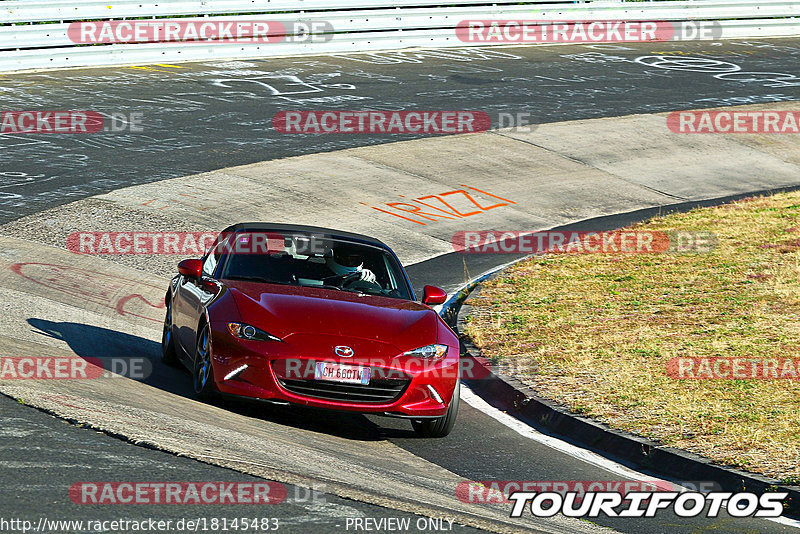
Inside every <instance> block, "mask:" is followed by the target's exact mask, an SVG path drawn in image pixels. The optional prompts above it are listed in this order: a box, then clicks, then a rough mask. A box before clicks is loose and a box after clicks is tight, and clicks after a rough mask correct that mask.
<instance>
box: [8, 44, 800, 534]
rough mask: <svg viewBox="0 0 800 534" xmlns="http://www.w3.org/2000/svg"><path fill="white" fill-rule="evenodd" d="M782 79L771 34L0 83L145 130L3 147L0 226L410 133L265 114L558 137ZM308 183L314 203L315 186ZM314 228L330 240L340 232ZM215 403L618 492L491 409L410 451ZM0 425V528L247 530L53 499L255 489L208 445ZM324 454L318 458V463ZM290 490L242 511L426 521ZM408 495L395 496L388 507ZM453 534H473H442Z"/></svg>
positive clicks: (472, 473)
mask: <svg viewBox="0 0 800 534" xmlns="http://www.w3.org/2000/svg"><path fill="white" fill-rule="evenodd" d="M798 65H800V40H798V39H774V40H772V39H771V40H758V41H723V42H715V43H705V42H685V43H659V44H641V45H625V46H618V45H592V46H583V45H570V46H550V47H524V48H519V47H514V48H493V49H490V50H487V49H480V50H478V49H459V50H425V51H401V52H384V53H369V54H346V55H338V56H325V57H307V58H299V59H292V58H285V59H274V60H259V61H253V60H248V61H214V62H208V63H198V64H176V65H154V66H147V67H124V68H103V69H79V70H70V71H61V72H40V73H26V74H7V75H2V76H0V91H2V103H3V108H4V109H71V110H95V111H100V112H103V113H106V114H109V115H112V114H117V113H124V114H129V113H141V114H142V117H143V131H142V132H123V133H119V132H116V133H115V132H109V133H106V134H94V135H87V136H79V135H71V136H70V135H0V178H1V179H0V222H10V221H14V220H15V219H18V218H19V217H22V216H28V215H32V214H36V213H39V212H42V211H44V210H47V209H49V208H53V207H55V206H59V205H63V204H66V203H68V202H72V201H74V200H78V199H82V198H86V197H90V196H93V195H97V194H101V193H105V192H108V191H114V190H117V189H120V188H124V187H128V186H132V185H137V184H144V183H149V182H155V181H159V180H164V179H168V178H176V177H181V176H185V175H190V174H196V173H200V172H205V171H211V170H216V169H222V168H227V167H231V166H235V165H242V164H248V163H255V162H260V161H264V160H271V159H278V158H285V157H288V156H297V155H304V154H314V153H319V152H328V151H335V150H340V149H344V148H351V147H356V146H364V145H373V144H381V143H389V142H393V141H401V140H406V139H410V138H411V137H409V136H387V135H384V136H377V135H363V136H355V135H349V136H348V135H286V134H281V133H278V132H276V131H275V130H274V129H272V117H273V115H274V114H275V113H277V112H279V111H286V110H314V109H340V110H350V109H378V110H397V109H406V110H409V109H417V110H476V111H483V112H486V113H488V114H489V115H490V116H491V117H492V119H493V121H494V124H495V126H504V125H503V124H499V122H498V121H499V116H500V115H499V114H500V113H511V114H517V113H529V114H530V120H531V122H533V123H555V122H561V121H567V120H577V119H592V118H600V117H613V116H623V115H629V114H645V113H658V112H667V111H673V110H683V109H695V108H707V107H716V106H732V105H745V104H768V103H771V102H785V101H792V100H800V68H798ZM505 126H507V125H505ZM743 172H746V170H743ZM308 179H309V180H313V179H314V177H313V176H309V177H308ZM698 180H702V176H698ZM319 187H320V193H321V194H324V190H325V184H320V185H319ZM674 200H675V203H679V201H680V199H678V198H676V199H674ZM665 203H666V202H665ZM684 207H685V206H684ZM645 215H646V214H644V213H636V214H630V215H625V214H622V215H619V216H614V217H607V218H605V219H603V220H602V221H599V222H597V223H596V224H595V228H597V227H601V226H602V227H608V228H613V227H617V226H620V225H623V224H626V223H627V222H630V221H632V220H636V219H638V218H641V217H643V216H645ZM330 226H333V227H335V226H336V221H331V223H330ZM514 258H515V256H511V255H494V256H489V257H486V256H484V257H474V258H471V259H470V260H469V261H470V262H471V263H470V264H469V267H470V272H472V273H474V274H478V273H480V272H483V271H485V270H488V269H490V268H493V267H495V266H497V265H500V264H502V263H504V262H507V261H509V260H511V259H514ZM461 263H462V259H461V258H460V257H458V256H457V255H455V254H449V255H442V256H438V257H435V258H432V259H428V260H425V261H422V262H419V263H416V264H413V265H410V266H408V271H409V274H410V275H411V277H412V279H413V282H414V285H415V287H419V286H420V285H421V284H422V283H437V284H440V285H442V286H445V287H453V286H454V285H457V284H458V283H459V281H460V280H463V275H464V273H463V269H461ZM24 305H25V304H24V303H14V304H8V307H9V309H10V308H12V307H23V306H24ZM29 325H30V327H31V328H33V329H36V330H37V331H38V332H41V333H43V335H48V336H53V337H58V338H59V339H63V340H65V341H66V342H67V343H68V344H69V345H70V347H71V348H72V349H73V350H74V351H75V352H76V353H78V354H80V355H82V356H87V355H88V356H94V355H96V354H97V353H98V352H101V351H103V350H106V348H107V347H108V346H107V345H105V344H103V345H97V344H92V343H91V342H87V341H86V339H85V336H86V330H85V329H81V328H79V326H81V325H75V324H70V323H49V322H46V321H38V322H36V321H34V322H31V321H29ZM98 335H100V334H98ZM102 335H103V336H105V337H104V338H103V339H105V340H106V341H108V340H113V341H115V342H116V343H118V344H119V347H118V348H124V347H129V348H130V350H131V351H132V353H134V354H136V355H141V356H143V357H145V358H147V359H149V360H151V361H152V363H153V366H154V371H155V372H154V373H153V377H154V378H152V379H151V380H150V381H149V382H148V383H147V386H150V387H152V388H155V389H154V391H156V390H157V393H158V396H157V398H159V399H165V398H167V395H174V396H175V398H176V399H180V400H181V401H183V400H185V397H189V398H191V391H190V382H189V378H188V376H186V375H184V374H182V373H180V372H179V371H176V370H174V369H169V368H166V367H164V366H162V365H161V364H160V363H159V362H158V361H157V355H158V350H159V349H158V346H157V344H156V343H154V342H153V341H152V340H150V339H145V338H143V337H138V338H132V337H125V335H122V334H118V335H114V334H113V333H111V334H109V333H103V334H102ZM98 339H100V338H98ZM93 351H94V352H93ZM467 394H468V393H467ZM154 398H156V397H155V395H154ZM105 400H106V401H111V402H113V399H105ZM179 406H181V407H186V406H189V405H188V404H184V403H182V404H180V405H179ZM224 408H225V409H226V410H230V411H231V413H233V414H236V415H237V416H240V417H242V418H247V419H248V420H249V421H251V422H253V424H258V423H259V422H261V423H264V424H267V423H268V424H269V425H275V428H279V427H285V428H286V429H287V431H291V432H298V433H303V432H305V433H307V435H308V436H309V439H312V437H313V440H314V441H315V442H316V441H319V442H320V443H323V444H324V443H325V442H326V439H327V438H328V437H330V440H331V443H333V442H334V441H335V442H336V443H337V445H336V446H335V447H340V445H339V442H343V443H345V445H341V447H342V450H345V449H346V448H347V446H346V444H347V443H348V442H349V443H351V444H352V447H353V448H359V447H361V446H362V445H363V444H367V445H369V446H370V447H373V446H374V447H381V446H383V445H384V444H385V445H386V446H387V447H388V446H392V447H396V448H398V449H399V450H402V451H405V452H406V453H409V457H412V456H413V457H415V458H416V459H419V460H420V462H427V463H428V465H432V466H438V467H439V468H442V469H444V470H447V471H449V472H451V473H454V474H455V475H457V476H458V477H461V478H462V479H463V480H586V481H588V480H612V479H613V480H618V479H622V480H624V479H627V477H626V476H625V475H624V474H623V473H625V469H624V468H623V467H620V468H619V469H617V468H613V469H611V470H609V468H608V466H607V465H605V464H603V463H593V462H592V461H587V460H585V459H579V458H577V457H576V456H575V455H574V453H572V452H571V450H570V448H569V447H564V448H563V449H562V450H558V449H556V448H553V447H549V446H546V445H544V444H542V443H541V442H540V441H537V440H536V439H531V438H530V437H529V436H528V435H526V433H525V432H524V431H518V429H516V428H512V427H510V426H508V425H507V424H504V419H503V417H502V415H503V414H500V413H499V412H497V413H495V412H496V410H495V412H493V411H492V409H491V408H487V407H485V406H483V404H482V401H481V400H480V399H475V398H473V399H471V402H469V403H462V405H461V412H460V414H459V420H458V424H457V426H456V428H455V430H454V432H453V434H451V435H450V436H448V437H447V438H445V439H441V440H422V439H417V438H416V437H415V436H414V434H413V432H412V431H411V429H410V425H409V424H408V423H407V422H406V421H395V420H392V419H386V418H377V417H365V416H360V415H346V414H342V415H338V414H337V415H333V416H330V415H327V414H326V415H325V416H321V415H320V414H319V413H317V412H313V411H291V410H283V409H277V408H276V409H270V410H269V411H263V410H262V409H260V408H255V407H253V406H250V405H244V404H239V403H229V404H226V405H225V406H224ZM0 418H1V419H2V431H1V432H0V434H1V435H3V440H2V444H0V447H2V451H3V454H2V461H0V483H2V484H3V487H4V488H5V490H6V491H7V495H8V496H7V498H4V499H2V500H0V517H4V518H9V517H24V518H27V519H30V520H32V521H36V520H38V518H40V517H41V516H43V515H46V516H48V517H49V518H51V519H56V518H57V519H88V518H91V519H116V518H119V517H128V518H146V517H159V518H172V519H176V520H177V519H179V518H186V517H197V516H205V517H212V516H216V517H235V516H238V515H242V514H247V515H252V510H241V509H240V508H237V507H225V506H220V507H219V508H218V509H209V508H206V509H203V510H202V511H198V510H199V507H198V508H197V509H187V508H185V507H183V508H180V509H174V508H169V507H167V506H163V507H142V506H135V505H124V506H91V507H86V506H78V505H75V504H73V503H72V502H70V500H69V498H68V496H67V495H68V489H69V487H70V486H71V485H72V484H74V483H75V482H77V481H80V480H147V479H159V480H239V481H241V480H250V479H251V478H252V477H251V475H246V474H242V473H238V472H237V470H236V469H226V468H223V467H218V466H215V465H209V463H215V462H214V461H213V457H214V456H215V455H218V454H219V451H218V450H215V451H209V452H208V455H209V463H202V462H198V461H197V460H195V459H190V458H184V457H181V456H179V455H174V454H170V453H168V452H164V451H158V450H151V449H148V448H142V447H138V446H136V445H134V444H131V443H127V442H125V441H124V440H120V439H118V438H117V437H114V436H109V435H106V434H104V433H99V432H96V431H94V430H91V429H84V428H78V427H77V426H74V425H68V424H65V423H64V422H63V421H61V420H60V419H57V418H54V417H52V416H50V415H47V414H45V413H43V412H41V411H37V410H35V409H32V408H30V407H26V406H22V405H21V404H19V403H17V402H16V401H15V400H12V399H10V398H6V397H3V398H0ZM270 427H271V428H272V426H270ZM335 447H334V445H331V448H332V449H333V450H335ZM387 450H389V449H387ZM257 460H258V459H257V458H254V459H253V461H254V462H257ZM313 461H314V459H313V458H311V459H309V462H313ZM420 465H422V463H420ZM272 467H274V466H272ZM243 471H244V469H243ZM642 476H644V477H645V478H648V477H652V478H655V477H664V476H665V474H664V473H644V474H643V475H642ZM287 486H288V493H289V495H290V497H293V498H290V499H288V501H287V502H286V503H283V504H280V505H275V506H274V507H272V508H269V509H267V510H266V511H265V510H263V509H262V510H259V511H258V515H259V516H260V517H264V516H265V514H268V515H269V516H270V517H276V518H278V519H279V521H280V524H281V529H280V531H288V532H345V531H354V529H353V528H352V526H351V527H350V528H348V526H347V525H348V523H347V518H353V517H371V518H376V519H378V518H382V517H383V518H389V517H392V518H410V519H411V520H412V522H413V521H416V520H417V519H419V518H421V517H423V515H421V514H418V515H414V514H411V513H407V512H403V511H399V510H398V509H396V508H395V507H393V506H392V505H391V503H387V506H379V505H377V504H375V503H370V504H368V503H365V502H360V501H358V500H351V499H344V498H341V497H339V496H337V495H335V494H334V493H333V492H327V491H326V490H325V487H324V485H323V486H319V490H320V493H319V495H318V497H319V498H317V499H315V498H312V497H309V496H308V494H307V492H306V491H305V490H304V489H303V486H302V484H300V485H298V486H294V485H291V484H288V485H287ZM4 493H5V492H4ZM406 497H408V498H411V496H406V495H398V498H406ZM501 512H503V514H504V515H507V510H505V509H502V508H501ZM592 522H593V523H594V524H596V525H598V527H595V526H593V525H591V524H589V523H585V525H583V526H582V527H581V529H578V530H574V531H585V532H593V531H598V532H599V531H602V530H603V529H602V528H600V527H607V528H610V529H613V530H617V531H620V532H630V533H639V532H643V533H645V532H650V533H654V534H655V533H662V532H676V533H678V532H697V531H703V530H714V531H717V532H789V531H793V530H795V529H794V527H790V526H786V525H784V524H779V523H776V522H770V521H766V520H751V519H747V520H743V519H732V518H730V517H720V518H717V519H705V518H678V517H676V516H674V515H672V514H668V513H665V514H661V515H659V516H658V517H657V518H655V519H630V518H616V519H608V518H605V519H597V520H593V521H592ZM497 525H498V526H497V529H496V531H498V532H499V531H513V530H514V527H513V526H509V525H501V524H500V523H498V524H497ZM530 528H531V529H533V530H536V529H544V530H550V529H553V530H552V531H573V530H570V529H572V528H576V527H573V526H569V528H567V527H564V526H563V525H561V526H559V525H548V524H534V523H531V525H530ZM562 528H563V529H564V530H559V529H562ZM504 529H505V530H504ZM508 529H510V530H508ZM452 530H453V531H459V532H466V531H473V530H475V529H473V528H471V527H463V526H459V525H458V524H454V525H453V526H452ZM427 531H430V529H427Z"/></svg>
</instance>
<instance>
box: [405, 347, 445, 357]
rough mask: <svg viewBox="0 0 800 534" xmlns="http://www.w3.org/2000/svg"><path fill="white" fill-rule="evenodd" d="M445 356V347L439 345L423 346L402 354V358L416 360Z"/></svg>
mask: <svg viewBox="0 0 800 534" xmlns="http://www.w3.org/2000/svg"><path fill="white" fill-rule="evenodd" d="M446 355H447V345H440V344H438V343H435V344H433V345H425V346H424V347H420V348H418V349H414V350H409V351H406V352H404V353H403V356H415V357H417V358H434V359H435V358H444V357H445V356H446Z"/></svg>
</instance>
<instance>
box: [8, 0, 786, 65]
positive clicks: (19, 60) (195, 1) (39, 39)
mask: <svg viewBox="0 0 800 534" xmlns="http://www.w3.org/2000/svg"><path fill="white" fill-rule="evenodd" d="M112 1H113V0H102V1H100V0H51V1H44V0H23V1H20V0H5V1H3V2H0V23H7V24H6V25H4V26H0V71H15V70H21V69H42V68H65V67H74V66H96V65H111V64H143V63H153V62H161V63H164V62H176V61H189V60H203V59H209V58H215V59H223V58H239V57H241V58H254V57H270V56H287V55H308V54H327V53H336V52H351V51H359V50H379V49H392V48H403V47H420V46H424V47H442V46H450V47H451V46H469V45H474V44H483V45H485V44H486V43H465V42H462V41H460V40H459V39H458V38H457V36H456V32H455V27H456V25H457V24H458V23H459V22H460V21H463V20H486V19H495V20H497V19H507V20H508V19H513V20H537V21H548V20H552V21H564V20H614V21H623V20H635V21H643V20H651V21H678V22H681V21H683V22H686V23H688V21H696V20H704V21H716V22H717V23H718V24H719V26H720V28H721V29H722V32H723V37H726V38H737V37H766V36H773V37H774V36H791V35H800V2H798V1H795V0H764V1H761V2H758V3H755V2H752V1H750V0H689V1H678V2H662V1H650V2H624V1H619V0H618V1H609V0H594V1H592V0H589V1H586V2H582V3H575V2H564V1H563V0H551V1H545V2H536V3H531V4H519V2H518V0H447V4H448V6H449V7H435V5H431V3H432V2H433V1H435V0H389V1H387V0H338V1H336V2H331V0H161V1H157V2H147V1H141V0H120V1H116V2H113V3H112ZM482 1H484V2H485V1H491V5H485V4H483V3H481V2H482ZM512 2H513V5H508V4H511V3H512ZM426 5H427V6H429V7H420V6H426ZM223 13H226V14H228V15H225V16H221V14H223ZM231 13H234V15H231ZM184 15H194V16H195V17H183V16H184ZM175 16H181V18H179V19H178V20H180V21H183V22H188V21H192V20H202V21H216V20H223V19H224V20H225V21H236V20H247V21H274V22H282V23H295V22H298V21H301V22H309V23H310V22H326V23H328V24H329V25H330V26H331V27H332V28H333V31H334V32H335V33H334V34H332V35H329V36H328V38H329V40H327V41H325V42H320V41H319V40H316V41H313V42H289V41H288V40H287V41H283V42H277V43H269V44H267V43H261V44H251V43H222V42H214V41H202V42H171V43H137V44H97V45H80V46H77V44H76V43H75V42H74V41H73V40H72V39H71V38H70V34H69V33H68V29H69V27H70V22H71V21H73V22H74V21H79V20H120V19H125V18H131V17H136V18H147V19H150V18H152V19H159V18H168V17H175ZM43 22H48V23H43ZM8 23H13V24H8Z"/></svg>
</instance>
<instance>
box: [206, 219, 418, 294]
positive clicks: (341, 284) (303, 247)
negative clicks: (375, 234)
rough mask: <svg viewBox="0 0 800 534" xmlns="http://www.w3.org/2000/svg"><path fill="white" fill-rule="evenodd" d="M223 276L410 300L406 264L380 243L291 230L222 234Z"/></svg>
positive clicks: (218, 245) (220, 250)
mask: <svg viewBox="0 0 800 534" xmlns="http://www.w3.org/2000/svg"><path fill="white" fill-rule="evenodd" d="M217 252H218V253H219V252H221V253H222V254H224V255H225V260H224V264H223V267H222V272H221V274H220V278H223V279H228V280H247V281H255V282H264V283H270V284H283V285H297V286H306V287H319V288H324V289H332V290H337V291H348V292H353V293H364V294H369V295H380V296H385V297H392V298H399V299H406V300H410V299H412V295H411V291H410V289H409V287H408V284H407V283H406V279H405V276H404V273H403V268H402V267H401V266H400V264H399V263H398V262H397V260H396V258H395V257H394V256H393V255H392V254H390V253H388V252H387V251H386V250H384V249H383V248H381V247H377V246H371V245H366V244H362V243H357V242H353V241H349V240H344V239H336V238H331V237H328V236H317V235H313V234H306V233H293V232H276V231H268V232H260V231H259V232H236V233H233V234H230V235H223V236H220V238H219V241H218V244H217Z"/></svg>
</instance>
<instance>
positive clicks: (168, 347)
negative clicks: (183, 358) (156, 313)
mask: <svg viewBox="0 0 800 534" xmlns="http://www.w3.org/2000/svg"><path fill="white" fill-rule="evenodd" d="M166 302H167V312H166V313H165V314H164V328H163V330H162V331H161V361H162V362H163V363H165V364H166V365H171V366H176V365H178V355H177V354H175V339H174V336H173V335H172V303H171V302H170V298H169V297H167V301H166Z"/></svg>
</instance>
